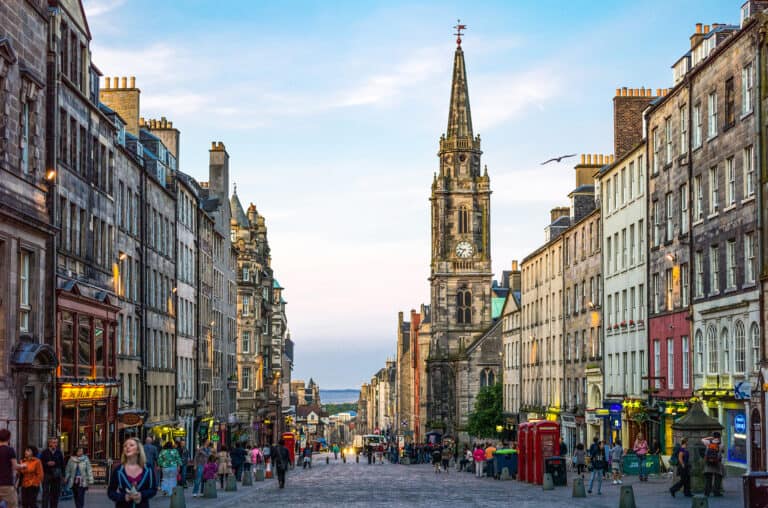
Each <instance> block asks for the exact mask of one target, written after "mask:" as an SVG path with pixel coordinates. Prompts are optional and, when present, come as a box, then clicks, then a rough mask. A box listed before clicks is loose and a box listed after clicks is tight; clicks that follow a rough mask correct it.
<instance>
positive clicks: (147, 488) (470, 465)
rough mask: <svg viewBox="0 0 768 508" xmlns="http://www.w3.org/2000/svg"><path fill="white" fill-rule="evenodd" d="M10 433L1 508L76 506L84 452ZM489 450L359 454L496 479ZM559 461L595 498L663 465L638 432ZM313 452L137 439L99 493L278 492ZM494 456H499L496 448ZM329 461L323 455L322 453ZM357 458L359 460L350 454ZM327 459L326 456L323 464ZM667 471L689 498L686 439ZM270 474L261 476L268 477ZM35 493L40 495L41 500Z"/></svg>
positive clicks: (87, 474) (130, 496) (711, 461)
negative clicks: (64, 500)
mask: <svg viewBox="0 0 768 508" xmlns="http://www.w3.org/2000/svg"><path fill="white" fill-rule="evenodd" d="M10 439H11V433H10V432H9V431H8V430H7V429H0V504H2V503H5V506H7V508H18V506H19V502H20V504H21V506H22V508H37V506H38V498H39V497H42V507H43V508H58V502H59V499H60V497H61V493H62V489H65V490H66V491H70V492H71V493H72V497H73V500H74V504H75V508H84V506H85V497H86V494H87V492H88V489H89V487H91V486H92V485H93V484H94V475H93V467H92V464H91V461H90V459H89V458H88V455H87V450H86V449H85V448H84V447H78V448H77V449H76V451H75V453H74V454H72V455H71V456H70V457H68V458H67V459H66V460H65V456H64V454H63V453H62V451H61V449H60V448H59V442H58V439H57V438H50V439H49V440H48V443H47V446H46V448H44V449H43V450H38V449H37V448H36V447H34V446H27V447H26V448H25V449H24V451H23V454H22V456H21V458H18V457H17V455H16V451H15V450H14V449H13V448H12V447H11V446H10V444H9V443H10ZM701 443H702V446H703V447H704V452H703V461H704V466H703V474H704V480H705V484H704V494H705V496H710V495H714V496H722V495H723V477H724V476H725V468H724V464H723V456H724V453H725V448H724V446H723V443H722V439H721V435H720V433H719V432H714V433H713V434H712V436H710V437H705V438H703V439H702V440H701ZM500 447H501V448H497V447H496V445H495V444H494V443H491V442H487V443H475V444H474V445H472V446H471V447H470V446H469V445H464V447H463V450H462V451H461V453H459V448H458V446H457V445H455V444H454V443H453V442H452V441H451V440H446V441H443V442H442V443H440V442H433V443H425V444H415V443H408V444H406V445H405V446H404V447H402V449H401V447H399V446H398V444H397V443H396V442H394V441H391V442H388V443H382V444H376V445H374V444H369V445H368V446H366V447H365V449H364V450H363V451H362V453H363V454H364V455H365V456H366V457H367V459H368V464H381V463H383V461H384V458H385V456H386V458H387V460H388V461H389V462H390V463H393V464H395V463H398V462H400V461H401V459H400V456H401V455H402V456H403V457H407V458H408V460H409V463H411V464H431V465H432V466H433V468H434V472H435V474H440V473H448V472H449V470H450V469H451V466H452V465H453V466H454V467H455V468H456V470H457V471H468V472H469V471H471V472H474V474H475V476H476V477H478V478H482V477H488V476H490V477H494V476H495V477H498V474H499V471H496V470H495V467H494V455H495V454H496V452H497V450H502V449H503V450H504V451H507V452H509V453H519V450H518V449H517V443H516V442H514V441H513V442H511V443H505V442H503V443H500ZM556 450H557V452H559V455H560V457H563V458H567V460H568V461H569V463H570V464H571V466H572V467H571V470H572V471H573V472H574V473H575V474H576V475H578V476H580V477H582V478H584V474H585V473H586V472H589V473H590V475H589V483H588V487H587V493H589V494H592V492H593V491H595V490H596V493H597V495H601V494H602V486H603V481H604V480H606V481H612V483H613V485H621V484H622V483H623V478H624V473H625V471H624V467H625V466H624V464H625V460H624V459H625V456H626V455H627V454H634V455H635V456H636V460H637V462H638V478H639V481H640V482H647V481H648V477H649V471H648V465H647V464H648V463H649V461H648V460H646V459H648V458H649V456H650V455H657V456H658V463H659V466H660V470H661V471H664V470H666V469H667V466H665V465H664V463H663V460H661V447H660V445H659V443H658V442H654V443H653V446H649V444H648V442H647V441H646V439H645V437H644V436H643V434H642V433H638V434H637V435H636V437H635V439H634V442H633V443H632V447H631V448H627V449H625V448H624V446H623V444H622V442H621V440H620V439H616V440H615V441H614V442H613V443H606V442H605V441H601V440H600V439H599V438H598V437H595V438H594V439H593V441H592V443H591V445H590V446H589V448H586V447H585V446H584V444H583V443H577V444H576V445H575V446H574V449H573V451H572V453H571V454H569V450H568V446H567V445H566V443H565V441H564V440H563V439H561V440H560V443H559V447H556ZM313 451H314V450H313V447H312V445H307V446H305V447H303V448H302V447H301V446H299V445H298V444H297V445H296V448H295V452H296V453H295V457H296V462H295V464H294V462H293V460H292V457H293V456H294V455H292V452H291V451H289V450H288V448H287V447H286V443H285V441H284V440H282V439H281V440H280V441H279V442H278V444H276V445H273V446H265V447H261V448H260V447H256V446H254V447H251V446H250V445H249V444H248V443H236V444H234V446H233V447H232V448H231V449H230V448H228V447H227V446H226V445H223V444H220V445H218V446H215V444H214V443H212V442H211V441H206V442H204V443H203V445H202V446H200V447H199V448H198V449H197V451H196V452H195V454H194V456H190V452H189V449H188V448H187V446H186V443H185V441H184V440H183V439H182V440H179V441H178V442H174V441H173V440H168V441H167V442H165V443H164V444H163V445H162V446H159V443H156V442H155V441H154V439H153V438H151V437H147V438H146V440H145V443H144V444H142V443H141V442H140V441H139V440H138V439H137V438H133V437H130V438H128V439H126V440H125V442H124V443H123V447H122V454H121V457H120V461H119V463H116V464H114V465H113V467H112V469H111V471H110V473H109V474H108V477H109V480H108V488H107V495H108V496H109V498H110V499H111V500H112V501H114V503H115V506H116V508H148V507H149V500H150V499H151V498H153V497H154V496H155V495H157V494H161V495H163V496H170V495H173V493H174V488H176V487H177V486H181V487H184V488H186V487H187V481H186V480H187V467H188V465H191V466H192V467H193V471H192V475H191V477H192V479H193V488H192V496H193V497H198V496H202V495H203V492H204V491H205V486H206V484H207V483H209V482H211V483H213V486H212V487H213V489H215V488H216V484H218V485H219V488H221V489H224V488H225V486H226V484H227V482H228V481H231V480H230V478H232V479H234V480H235V481H242V476H243V473H244V472H246V471H247V472H248V474H249V475H250V474H251V471H253V470H256V469H260V470H262V472H263V470H264V469H266V470H267V471H268V472H269V473H272V474H274V476H276V478H277V481H278V487H279V488H284V487H285V481H286V473H287V471H288V470H289V469H290V468H293V467H294V466H296V467H298V466H299V464H301V466H302V467H303V468H304V469H308V468H311V467H312V458H313ZM328 451H329V452H330V453H332V454H333V457H334V460H338V459H339V454H341V457H342V459H343V460H344V461H345V462H346V456H345V452H344V450H343V448H340V447H339V446H338V444H334V445H333V446H332V447H331V448H330V449H329V450H328ZM499 453H502V451H500V452H499ZM329 458H330V455H329ZM358 459H359V457H358ZM326 460H329V459H326ZM668 467H669V471H672V470H674V472H676V474H677V481H676V482H675V483H674V484H673V485H672V486H671V487H670V488H669V492H670V494H671V495H672V497H675V494H676V493H678V492H680V491H682V492H683V495H684V496H687V497H691V496H692V492H691V468H692V456H691V452H690V450H689V448H688V439H687V438H684V439H682V440H681V441H680V442H679V443H678V444H676V445H675V446H674V449H673V450H672V454H671V456H670V458H669V466H668ZM269 476H271V474H268V477H269ZM41 494H42V496H41Z"/></svg>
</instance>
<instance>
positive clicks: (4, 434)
mask: <svg viewBox="0 0 768 508" xmlns="http://www.w3.org/2000/svg"><path fill="white" fill-rule="evenodd" d="M10 441H11V431H9V430H8V429H0V502H4V503H5V504H6V505H8V508H18V506H19V498H18V495H17V493H16V486H15V484H14V475H15V473H16V471H17V470H18V469H19V463H18V461H17V460H16V450H14V449H13V447H12V446H11V445H10V444H9V443H10Z"/></svg>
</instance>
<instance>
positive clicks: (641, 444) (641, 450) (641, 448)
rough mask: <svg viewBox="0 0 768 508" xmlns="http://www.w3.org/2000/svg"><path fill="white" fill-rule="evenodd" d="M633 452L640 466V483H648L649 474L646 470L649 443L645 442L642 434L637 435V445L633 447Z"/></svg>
mask: <svg viewBox="0 0 768 508" xmlns="http://www.w3.org/2000/svg"><path fill="white" fill-rule="evenodd" d="M632 450H634V452H635V454H636V455H637V460H638V462H639V465H640V481H641V482H647V481H648V473H647V472H646V470H645V456H646V455H647V454H648V441H646V440H645V438H644V437H643V433H642V432H638V433H637V437H636V438H635V444H634V446H632Z"/></svg>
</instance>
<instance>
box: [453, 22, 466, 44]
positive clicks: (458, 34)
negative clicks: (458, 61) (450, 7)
mask: <svg viewBox="0 0 768 508" xmlns="http://www.w3.org/2000/svg"><path fill="white" fill-rule="evenodd" d="M453 28H454V30H456V33H455V34H453V35H455V36H456V45H457V46H461V36H462V35H463V34H462V33H461V31H462V30H466V29H467V25H462V24H461V20H460V19H457V20H456V26H454V27H453Z"/></svg>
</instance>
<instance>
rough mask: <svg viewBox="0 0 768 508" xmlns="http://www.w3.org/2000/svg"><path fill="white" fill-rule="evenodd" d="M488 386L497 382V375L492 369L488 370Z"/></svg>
mask: <svg viewBox="0 0 768 508" xmlns="http://www.w3.org/2000/svg"><path fill="white" fill-rule="evenodd" d="M487 374H488V386H493V385H495V384H496V376H495V375H494V374H493V371H492V370H488V372H487Z"/></svg>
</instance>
